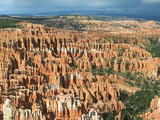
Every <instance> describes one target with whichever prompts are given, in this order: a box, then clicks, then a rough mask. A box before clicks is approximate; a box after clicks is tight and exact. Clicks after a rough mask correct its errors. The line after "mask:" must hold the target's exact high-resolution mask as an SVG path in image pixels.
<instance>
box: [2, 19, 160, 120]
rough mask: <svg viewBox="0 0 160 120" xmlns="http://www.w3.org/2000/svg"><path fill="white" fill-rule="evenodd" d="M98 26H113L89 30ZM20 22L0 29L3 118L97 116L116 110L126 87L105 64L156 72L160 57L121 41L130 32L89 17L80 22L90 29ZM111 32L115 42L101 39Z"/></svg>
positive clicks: (74, 119) (35, 119)
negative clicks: (85, 23)
mask: <svg viewBox="0 0 160 120" xmlns="http://www.w3.org/2000/svg"><path fill="white" fill-rule="evenodd" d="M92 24H93V25H95V26H97V27H94V28H93V26H92ZM113 24H114V25H115V24H116V25H117V24H120V25H121V24H122V25H126V24H127V25H128V24H136V25H137V24H138V23H137V22H120V23H119V22H118V23H117V22H113ZM99 26H101V27H102V28H103V27H106V28H105V29H104V30H109V31H112V30H114V32H107V33H106V34H105V33H104V34H98V33H97V32H94V30H96V29H99V31H101V29H100V27H99ZM107 26H108V28H107ZM141 26H142V28H143V25H141ZM21 27H22V28H16V29H14V28H13V29H3V30H0V32H1V34H0V109H3V118H4V119H5V120H7V119H15V120H25V119H27V120H45V119H46V120H53V119H65V120H78V119H82V118H84V119H101V118H102V116H104V115H105V114H106V113H107V114H110V113H114V114H115V115H119V116H120V111H121V110H122V109H123V108H124V104H123V102H122V101H120V97H121V93H120V89H123V87H124V88H126V90H128V89H129V88H128V86H125V84H126V83H125V80H126V79H125V78H124V77H122V76H119V75H118V74H114V73H113V74H112V73H109V72H110V71H107V69H108V68H112V69H113V70H114V72H115V73H116V72H119V71H120V72H121V73H125V72H130V73H135V72H136V71H137V72H141V73H143V74H144V76H146V77H153V78H155V79H157V78H158V75H159V73H158V65H159V63H160V59H158V58H152V55H151V54H150V53H149V52H148V51H146V50H144V49H142V48H140V47H138V46H134V45H130V44H126V43H123V39H125V38H127V36H128V34H129V36H131V35H130V33H125V32H124V29H122V28H121V27H120V28H118V29H117V27H116V26H114V27H115V28H112V27H113V26H110V24H109V23H108V22H96V21H92V23H91V25H88V26H86V29H87V30H93V31H91V32H82V31H80V32H78V31H70V30H63V29H58V28H54V27H53V28H48V27H45V26H43V25H38V24H31V23H21ZM149 27H150V26H149ZM144 28H145V27H144ZM117 31H119V33H117ZM120 31H121V32H120ZM135 31H136V30H135ZM128 32H131V31H128ZM115 34H118V36H117V37H118V38H119V39H118V40H119V41H120V43H114V42H113V40H112V39H110V42H109V40H107V39H106V38H112V37H113V36H114V35H115ZM137 34H138V33H137ZM147 34H149V33H148V32H147ZM150 34H153V33H150ZM157 34H158V32H157ZM119 36H121V37H119ZM138 36H141V35H140V34H138ZM132 37H133V36H132ZM134 37H137V36H134ZM139 41H140V40H139ZM140 43H141V41H140ZM97 68H98V69H97ZM109 70H110V69H109ZM121 86H122V87H121ZM129 90H130V89H129ZM136 90H137V88H136ZM129 92H130V93H132V92H133V91H132V90H131V91H129ZM7 97H8V98H9V99H6V98H7ZM11 101H12V102H11ZM156 103H157V102H156ZM6 111H9V112H6ZM117 118H121V116H120V117H117Z"/></svg>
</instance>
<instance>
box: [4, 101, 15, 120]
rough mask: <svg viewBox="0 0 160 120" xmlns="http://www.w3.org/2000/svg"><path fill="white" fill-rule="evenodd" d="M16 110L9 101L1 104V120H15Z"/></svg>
mask: <svg viewBox="0 0 160 120" xmlns="http://www.w3.org/2000/svg"><path fill="white" fill-rule="evenodd" d="M15 115H16V110H15V108H14V105H13V103H12V102H11V100H10V99H8V98H7V100H6V101H5V102H4V104H3V119H4V120H15Z"/></svg>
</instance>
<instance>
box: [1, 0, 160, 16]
mask: <svg viewBox="0 0 160 120" xmlns="http://www.w3.org/2000/svg"><path fill="white" fill-rule="evenodd" d="M157 5H160V0H4V1H1V2H0V13H43V12H50V11H57V10H58V11H63V10H66V9H67V10H69V9H70V10H75V9H79V10H83V9H88V10H92V9H103V10H105V9H106V10H108V9H110V10H135V11H138V10H139V11H141V10H142V11H145V10H146V11H155V8H156V10H160V8H159V7H157Z"/></svg>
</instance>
